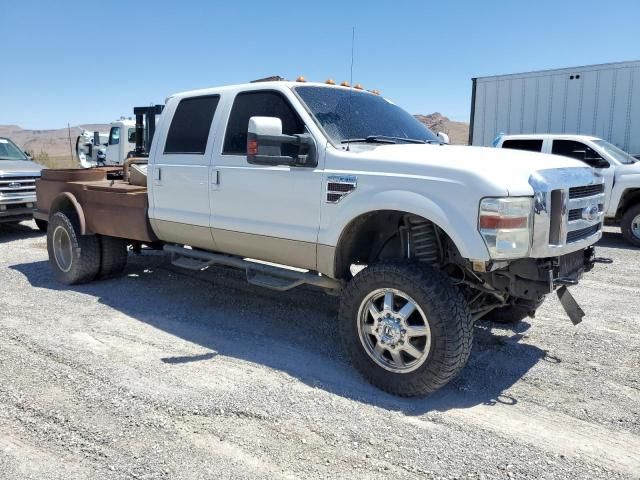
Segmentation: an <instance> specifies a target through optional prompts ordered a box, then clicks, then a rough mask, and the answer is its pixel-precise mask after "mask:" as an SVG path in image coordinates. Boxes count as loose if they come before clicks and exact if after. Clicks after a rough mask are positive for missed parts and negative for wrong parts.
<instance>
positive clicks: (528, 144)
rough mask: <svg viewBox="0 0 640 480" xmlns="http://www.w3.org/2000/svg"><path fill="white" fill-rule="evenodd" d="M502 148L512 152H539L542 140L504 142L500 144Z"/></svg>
mask: <svg viewBox="0 0 640 480" xmlns="http://www.w3.org/2000/svg"><path fill="white" fill-rule="evenodd" d="M502 148H512V149H514V150H527V151H528V152H541V151H542V140H524V139H515V140H505V141H504V142H503V143H502Z"/></svg>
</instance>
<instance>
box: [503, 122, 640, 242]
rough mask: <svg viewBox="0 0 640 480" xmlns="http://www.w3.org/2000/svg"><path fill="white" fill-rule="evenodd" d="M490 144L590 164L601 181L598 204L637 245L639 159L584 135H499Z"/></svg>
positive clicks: (638, 233) (611, 220)
mask: <svg viewBox="0 0 640 480" xmlns="http://www.w3.org/2000/svg"><path fill="white" fill-rule="evenodd" d="M494 144H495V146H497V147H498V148H509V149H516V150H527V151H533V152H542V153H551V154H554V155H562V156H565V157H570V158H575V159H576V160H580V161H581V162H583V163H585V164H587V165H589V166H590V167H592V168H594V169H595V170H596V171H597V172H598V173H599V174H600V175H602V177H603V178H604V181H605V199H604V204H602V205H601V206H600V210H601V211H602V212H603V213H604V217H605V219H606V220H607V221H608V222H611V223H613V224H617V225H620V229H621V231H622V235H623V237H624V238H625V239H626V240H627V241H628V242H629V243H631V244H632V245H635V246H640V163H639V162H638V160H637V159H636V158H635V157H632V156H631V155H629V154H628V153H626V152H625V151H623V150H621V149H620V148H618V147H616V146H615V145H613V144H611V143H609V142H607V141H606V140H603V139H601V138H598V137H593V136H588V135H564V134H563V135H560V134H544V135H543V134H532V135H501V136H499V137H498V138H497V139H496V140H495V141H494ZM570 214H571V213H570ZM583 214H588V212H586V211H584V212H583ZM583 214H581V215H583ZM576 215H577V213H576Z"/></svg>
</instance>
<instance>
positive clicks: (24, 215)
mask: <svg viewBox="0 0 640 480" xmlns="http://www.w3.org/2000/svg"><path fill="white" fill-rule="evenodd" d="M35 205H36V204H35V202H33V203H31V202H28V203H10V204H5V203H0V223H8V222H21V221H23V220H30V219H31V218H33V213H34V211H35Z"/></svg>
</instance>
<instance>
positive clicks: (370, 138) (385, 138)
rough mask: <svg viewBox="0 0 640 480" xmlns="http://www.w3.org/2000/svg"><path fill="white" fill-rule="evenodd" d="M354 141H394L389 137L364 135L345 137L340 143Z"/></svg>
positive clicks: (389, 142) (390, 142) (391, 142)
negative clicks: (361, 136) (362, 136)
mask: <svg viewBox="0 0 640 480" xmlns="http://www.w3.org/2000/svg"><path fill="white" fill-rule="evenodd" d="M356 142H364V143H388V144H393V143H396V142H395V141H394V140H392V139H391V138H389V137H382V136H379V135H369V136H368V137H364V138H347V139H345V140H342V141H341V142H340V143H356Z"/></svg>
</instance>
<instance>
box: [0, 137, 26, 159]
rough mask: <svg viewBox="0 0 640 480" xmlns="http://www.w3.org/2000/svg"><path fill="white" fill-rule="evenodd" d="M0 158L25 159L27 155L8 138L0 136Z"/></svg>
mask: <svg viewBox="0 0 640 480" xmlns="http://www.w3.org/2000/svg"><path fill="white" fill-rule="evenodd" d="M0 160H27V156H26V155H25V154H24V153H23V152H22V150H20V149H19V148H18V147H17V146H16V144H15V143H13V142H12V141H11V140H9V139H8V138H0Z"/></svg>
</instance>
